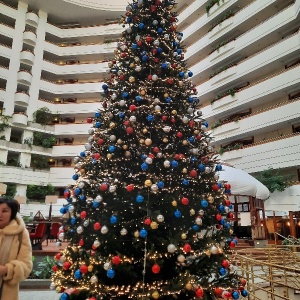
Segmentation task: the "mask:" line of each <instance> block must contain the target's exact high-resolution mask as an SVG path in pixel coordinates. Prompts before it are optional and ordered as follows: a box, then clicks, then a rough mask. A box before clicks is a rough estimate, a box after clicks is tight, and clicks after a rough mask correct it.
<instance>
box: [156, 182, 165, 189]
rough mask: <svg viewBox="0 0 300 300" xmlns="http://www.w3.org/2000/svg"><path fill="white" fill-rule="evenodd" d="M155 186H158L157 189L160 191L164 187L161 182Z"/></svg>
mask: <svg viewBox="0 0 300 300" xmlns="http://www.w3.org/2000/svg"><path fill="white" fill-rule="evenodd" d="M157 186H158V188H160V189H162V188H163V187H164V186H165V184H164V183H163V182H162V181H159V182H158V183H157Z"/></svg>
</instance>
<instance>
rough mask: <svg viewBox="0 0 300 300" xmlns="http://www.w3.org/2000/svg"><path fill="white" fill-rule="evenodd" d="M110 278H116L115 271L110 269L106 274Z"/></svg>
mask: <svg viewBox="0 0 300 300" xmlns="http://www.w3.org/2000/svg"><path fill="white" fill-rule="evenodd" d="M106 275H107V277H108V278H114V277H115V271H114V270H113V269H109V270H108V271H107V273H106Z"/></svg>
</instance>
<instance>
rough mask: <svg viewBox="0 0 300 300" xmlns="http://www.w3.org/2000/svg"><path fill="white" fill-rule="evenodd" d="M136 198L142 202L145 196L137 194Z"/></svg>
mask: <svg viewBox="0 0 300 300" xmlns="http://www.w3.org/2000/svg"><path fill="white" fill-rule="evenodd" d="M135 200H136V202H138V203H141V202H143V201H144V197H143V196H142V195H137V196H136V198H135Z"/></svg>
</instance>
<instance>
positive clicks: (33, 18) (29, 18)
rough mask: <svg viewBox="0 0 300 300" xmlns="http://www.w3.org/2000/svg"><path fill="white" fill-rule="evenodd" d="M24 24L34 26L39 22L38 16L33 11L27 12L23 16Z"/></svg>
mask: <svg viewBox="0 0 300 300" xmlns="http://www.w3.org/2000/svg"><path fill="white" fill-rule="evenodd" d="M25 19H26V24H29V25H32V26H34V27H36V26H37V25H38V24H39V16H38V15H37V14H36V13H34V12H28V13H26V16H25Z"/></svg>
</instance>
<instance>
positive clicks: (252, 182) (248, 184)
mask: <svg viewBox="0 0 300 300" xmlns="http://www.w3.org/2000/svg"><path fill="white" fill-rule="evenodd" d="M218 173H219V180H220V181H223V180H224V181H227V182H228V183H229V184H230V185H231V194H232V195H236V196H237V195H240V196H252V197H256V198H258V199H261V200H266V199H268V198H269V196H270V191H269V190H268V189H267V187H266V186H264V185H263V184H262V183H261V182H260V181H258V180H257V179H255V178H254V177H253V176H251V175H249V174H248V173H246V172H245V171H243V170H240V169H236V168H233V167H229V166H226V165H222V171H219V172H218Z"/></svg>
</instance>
